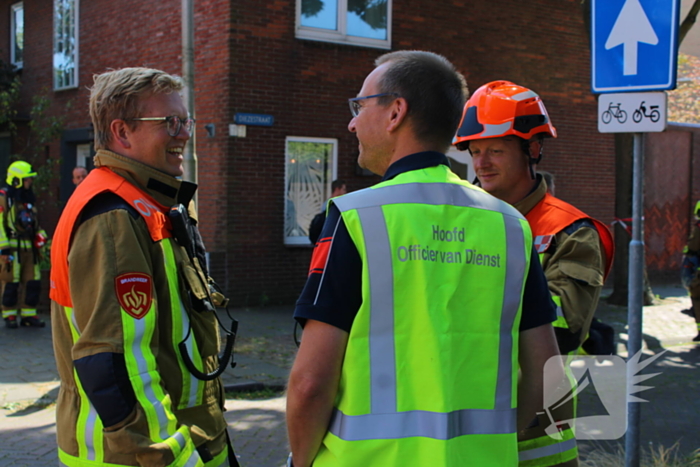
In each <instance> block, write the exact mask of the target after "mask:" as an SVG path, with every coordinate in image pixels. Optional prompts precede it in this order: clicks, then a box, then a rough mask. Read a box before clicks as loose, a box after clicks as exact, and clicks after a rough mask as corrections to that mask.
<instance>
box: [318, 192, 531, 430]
mask: <svg viewBox="0 0 700 467" xmlns="http://www.w3.org/2000/svg"><path fill="white" fill-rule="evenodd" d="M333 202H334V203H335V204H336V205H337V206H338V208H339V209H340V211H341V213H342V212H347V211H351V210H357V213H358V216H359V219H360V221H361V224H362V235H363V237H364V245H365V248H366V257H367V261H368V265H367V268H368V273H369V290H370V292H369V296H370V305H369V309H370V330H369V361H370V374H371V376H370V381H371V389H370V394H371V396H370V401H371V413H370V414H365V415H354V416H353V415H346V414H344V413H343V412H342V411H341V410H339V409H337V408H336V409H335V411H334V415H333V418H332V421H331V425H330V428H329V431H330V432H331V433H332V434H334V435H335V436H337V437H338V438H340V439H343V440H346V441H357V440H370V439H396V438H404V437H412V436H422V437H427V438H434V439H442V440H445V439H451V438H454V437H458V436H463V435H470V434H506V433H514V432H515V426H516V409H514V408H511V407H512V388H513V383H514V381H513V361H512V355H513V350H514V349H513V344H514V343H513V338H512V332H513V323H514V320H515V319H516V317H517V314H518V311H519V308H520V303H521V294H522V290H523V278H524V277H525V274H526V271H527V263H528V257H527V256H526V254H525V252H526V251H528V250H527V249H526V248H525V236H524V233H523V224H524V220H523V219H522V217H521V216H520V215H519V214H518V213H517V211H515V209H513V208H512V207H510V206H507V205H505V204H504V203H501V202H500V201H498V200H496V199H495V198H493V197H491V196H490V195H487V194H485V193H483V192H481V191H480V190H476V189H470V188H467V187H465V186H463V185H459V184H455V183H406V184H398V185H389V186H383V187H380V188H372V189H367V190H363V191H362V192H356V193H353V196H344V197H341V198H337V199H334V200H333ZM411 203H416V204H422V205H450V206H457V207H469V208H476V209H486V210H489V211H493V212H497V213H501V214H502V218H503V220H504V224H505V235H506V242H505V247H506V251H507V262H506V266H505V267H506V270H505V276H506V278H505V286H504V288H503V293H504V295H503V302H502V303H503V304H502V313H501V321H500V333H499V334H500V339H499V346H498V370H497V374H498V378H497V383H496V391H495V397H494V401H495V404H494V409H493V410H486V409H464V410H456V411H453V412H449V413H441V412H429V411H422V410H414V411H401V412H399V411H398V410H397V401H396V397H397V383H396V357H395V355H394V349H395V341H394V339H395V336H394V328H393V323H394V302H393V300H394V289H393V281H394V275H393V270H392V253H391V247H390V240H389V233H388V231H387V227H386V225H387V224H386V219H385V216H384V212H383V209H382V207H383V206H386V205H390V204H411Z"/></svg>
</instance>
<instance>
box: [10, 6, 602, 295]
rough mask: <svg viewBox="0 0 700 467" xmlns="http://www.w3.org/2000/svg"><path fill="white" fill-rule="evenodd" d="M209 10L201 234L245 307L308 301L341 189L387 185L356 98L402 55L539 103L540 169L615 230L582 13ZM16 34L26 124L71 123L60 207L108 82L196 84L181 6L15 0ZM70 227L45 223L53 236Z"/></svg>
mask: <svg viewBox="0 0 700 467" xmlns="http://www.w3.org/2000/svg"><path fill="white" fill-rule="evenodd" d="M194 4H195V15H194V23H195V101H196V108H195V110H196V112H195V114H196V115H195V116H196V118H197V128H196V152H197V156H198V161H199V164H198V173H199V184H200V191H199V212H200V224H201V226H202V232H203V235H204V238H205V242H206V244H207V247H208V250H209V251H210V265H211V269H212V272H213V276H214V277H215V278H216V279H217V280H218V281H219V282H220V283H222V284H225V286H226V288H227V291H228V293H229V295H230V296H231V297H232V298H233V300H234V303H235V304H236V305H258V304H265V303H291V302H293V301H294V300H295V298H296V297H297V296H298V294H299V292H300V290H301V287H302V285H303V283H304V280H305V277H306V272H307V267H308V264H309V259H310V255H311V250H312V249H311V247H310V245H309V244H308V242H307V241H306V240H305V228H306V227H307V226H308V222H309V221H310V220H311V218H312V217H313V215H314V214H315V213H316V212H317V211H318V210H319V209H320V206H321V204H322V203H323V201H324V199H325V197H326V196H327V194H328V193H329V185H330V182H331V180H332V179H334V178H342V179H345V180H346V181H347V183H348V188H349V189H350V190H356V189H359V188H363V187H366V186H369V185H371V184H373V183H375V182H376V181H378V180H379V178H378V177H376V176H373V175H371V174H365V173H363V171H362V170H360V169H359V168H358V166H357V164H356V158H357V154H358V151H357V140H356V138H355V136H354V135H353V134H351V133H349V132H348V130H347V124H348V121H349V120H350V114H349V110H348V106H347V98H348V97H352V96H354V95H356V94H357V92H358V91H359V89H360V88H361V86H362V81H363V79H364V77H365V76H366V75H367V73H369V72H370V71H371V70H372V68H373V65H372V63H373V60H374V59H375V58H376V57H377V56H378V55H380V54H381V53H383V52H385V51H388V50H398V49H422V50H431V51H434V52H438V53H441V54H443V55H445V56H446V57H447V58H449V59H450V60H451V61H452V62H453V63H455V65H456V66H457V67H458V69H459V70H460V71H462V72H463V73H464V74H465V76H466V77H467V81H468V83H469V86H470V88H471V89H476V88H477V87H478V86H480V85H481V84H483V83H485V82H487V81H491V80H494V79H509V80H512V81H515V82H517V83H519V84H522V85H524V86H528V87H531V88H533V89H535V90H536V91H537V92H538V93H540V94H541V96H542V98H543V99H544V102H545V103H546V105H547V108H548V110H549V113H550V116H551V118H552V121H553V123H554V125H555V126H556V127H557V130H558V132H559V138H558V139H556V140H551V141H547V144H546V145H545V158H544V160H543V163H542V164H541V167H542V168H543V169H545V170H549V171H551V172H553V173H554V174H555V175H556V176H557V195H559V196H560V197H561V198H563V199H565V200H568V201H571V202H574V203H575V204H576V205H577V206H578V207H580V208H581V209H583V210H584V211H587V212H588V213H589V214H591V215H593V216H595V217H598V218H600V219H601V220H603V221H604V222H610V221H612V218H613V199H614V192H615V186H614V184H615V165H614V153H613V137H612V136H609V135H601V134H599V133H598V132H597V123H596V122H597V120H596V108H597V107H596V100H595V98H594V96H593V95H592V94H591V92H590V78H589V76H590V68H589V61H590V60H589V49H588V38H587V34H586V31H585V26H584V21H583V14H582V11H581V7H580V2H579V1H578V0H533V1H531V2H528V3H527V4H523V3H522V2H520V1H517V0H496V1H489V2H487V1H470V2H465V1H458V0H449V1H444V2H433V1H428V0H414V1H411V2H392V1H391V0H386V1H374V2H372V1H360V0H323V1H321V0H316V1H314V0H296V1H287V0H284V1H283V0H261V1H239V2H227V1H223V0H194ZM336 7H337V9H336V11H333V8H336ZM19 12H21V13H22V15H23V22H22V24H21V25H20V24H19V16H18V14H19ZM336 20H337V21H336ZM346 20H347V21H346ZM59 24H61V25H62V27H61V28H58V26H57V25H59ZM336 24H337V25H339V26H338V27H337V28H336V26H335V25H336ZM18 26H22V27H23V29H22V30H21V31H18V30H17V28H18ZM0 31H8V32H9V34H8V33H6V32H3V33H2V34H0V54H2V55H0V58H2V60H3V61H5V62H9V61H11V60H13V59H16V57H15V56H14V55H13V54H12V50H17V47H16V45H17V43H21V44H20V45H22V47H21V49H22V50H21V62H22V63H21V65H22V70H21V72H20V73H21V78H22V82H23V87H22V98H21V104H20V116H24V117H26V116H27V114H28V111H29V107H30V105H31V96H32V95H35V94H37V93H42V92H44V93H46V95H47V96H48V97H49V98H50V100H51V102H52V106H51V109H50V111H51V112H52V113H54V114H56V115H64V116H65V117H66V119H65V130H64V131H63V136H62V138H61V141H56V142H54V143H52V144H50V145H48V146H47V148H46V150H45V157H48V158H52V159H56V158H60V159H61V163H60V170H58V169H57V171H56V177H55V179H56V181H55V183H54V185H52V187H51V190H50V195H49V197H50V198H55V199H56V200H59V201H61V200H65V199H66V198H67V197H68V196H69V194H70V192H71V190H72V186H71V184H70V170H71V169H72V168H73V166H75V165H76V163H77V162H78V161H82V160H85V161H86V163H88V164H89V162H90V161H89V156H90V153H91V149H90V142H91V138H92V133H91V129H90V118H89V115H88V111H87V101H88V91H87V89H86V88H87V87H89V86H90V85H91V84H92V79H91V77H92V75H93V74H95V73H100V72H102V71H105V70H107V69H109V68H121V67H125V66H150V67H155V68H160V69H163V70H165V71H168V72H171V73H175V74H181V70H182V63H181V1H179V0H160V1H158V2H155V1H135V0H121V1H119V2H113V1H106V0H90V1H80V0H24V1H23V2H17V1H16V0H0ZM20 33H21V34H20ZM69 102H70V103H71V104H70V105H69ZM20 120H21V119H20ZM237 122H238V126H236V127H233V128H231V130H233V132H234V133H235V134H236V135H237V136H230V132H229V125H231V124H235V123H237ZM251 122H252V123H254V124H250V123H251ZM15 140H16V138H11V137H10V136H9V135H8V134H6V133H5V134H2V133H0V141H4V143H2V144H4V146H3V145H0V157H4V158H5V163H6V161H7V155H8V153H9V152H10V149H8V147H9V148H11V149H12V150H13V151H18V150H19V149H18V148H17V147H16V146H17V144H18V143H17V141H15ZM12 145H14V146H12ZM2 148H5V149H4V150H3V149H2ZM2 151H4V153H3V152H2ZM86 156H87V157H86ZM461 157H464V156H463V155H461ZM0 162H2V159H0ZM456 166H457V167H459V168H460V170H463V171H466V170H467V169H466V167H465V166H462V165H460V164H457V165H456ZM3 173H4V172H3ZM465 175H466V173H465ZM591 188H593V189H591ZM54 211H55V212H51V213H47V214H46V215H44V224H45V227H46V228H47V230H49V232H51V231H52V230H53V228H54V226H55V223H56V220H57V216H58V212H59V209H58V208H57V209H55V210H54Z"/></svg>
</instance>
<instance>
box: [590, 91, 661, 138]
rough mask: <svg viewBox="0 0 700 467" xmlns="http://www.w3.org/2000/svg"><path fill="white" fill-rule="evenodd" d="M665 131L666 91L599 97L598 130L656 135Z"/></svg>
mask: <svg viewBox="0 0 700 467" xmlns="http://www.w3.org/2000/svg"><path fill="white" fill-rule="evenodd" d="M665 129H666V93H665V92H624V93H617V94H601V95H600V96H598V131H600V132H601V133H652V132H660V131H664V130H665Z"/></svg>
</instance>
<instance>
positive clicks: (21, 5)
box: [10, 2, 24, 68]
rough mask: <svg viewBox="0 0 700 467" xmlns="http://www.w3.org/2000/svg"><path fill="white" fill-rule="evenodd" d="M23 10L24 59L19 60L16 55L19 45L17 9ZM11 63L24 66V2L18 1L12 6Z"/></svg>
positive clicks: (18, 66)
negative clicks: (16, 48)
mask: <svg viewBox="0 0 700 467" xmlns="http://www.w3.org/2000/svg"><path fill="white" fill-rule="evenodd" d="M18 10H22V60H17V57H16V56H15V47H16V45H17V43H16V41H17V24H16V22H15V21H16V19H15V18H16V16H17V11H18ZM10 63H12V64H13V65H14V66H16V67H17V68H22V67H23V66H24V2H18V3H15V4H13V5H12V6H11V7H10Z"/></svg>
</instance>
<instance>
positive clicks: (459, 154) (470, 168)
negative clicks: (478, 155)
mask: <svg viewBox="0 0 700 467" xmlns="http://www.w3.org/2000/svg"><path fill="white" fill-rule="evenodd" d="M445 155H446V156H447V157H448V158H450V159H454V160H455V161H457V162H459V163H460V164H464V165H466V166H467V173H466V177H467V178H465V180H466V181H468V182H472V181H473V180H474V178H475V177H476V171H474V162H473V161H472V153H471V152H469V150H466V151H460V150H459V149H457V148H456V147H454V146H452V147H450V150H449V151H447V153H446V154H445ZM459 175H460V177H461V174H459Z"/></svg>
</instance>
